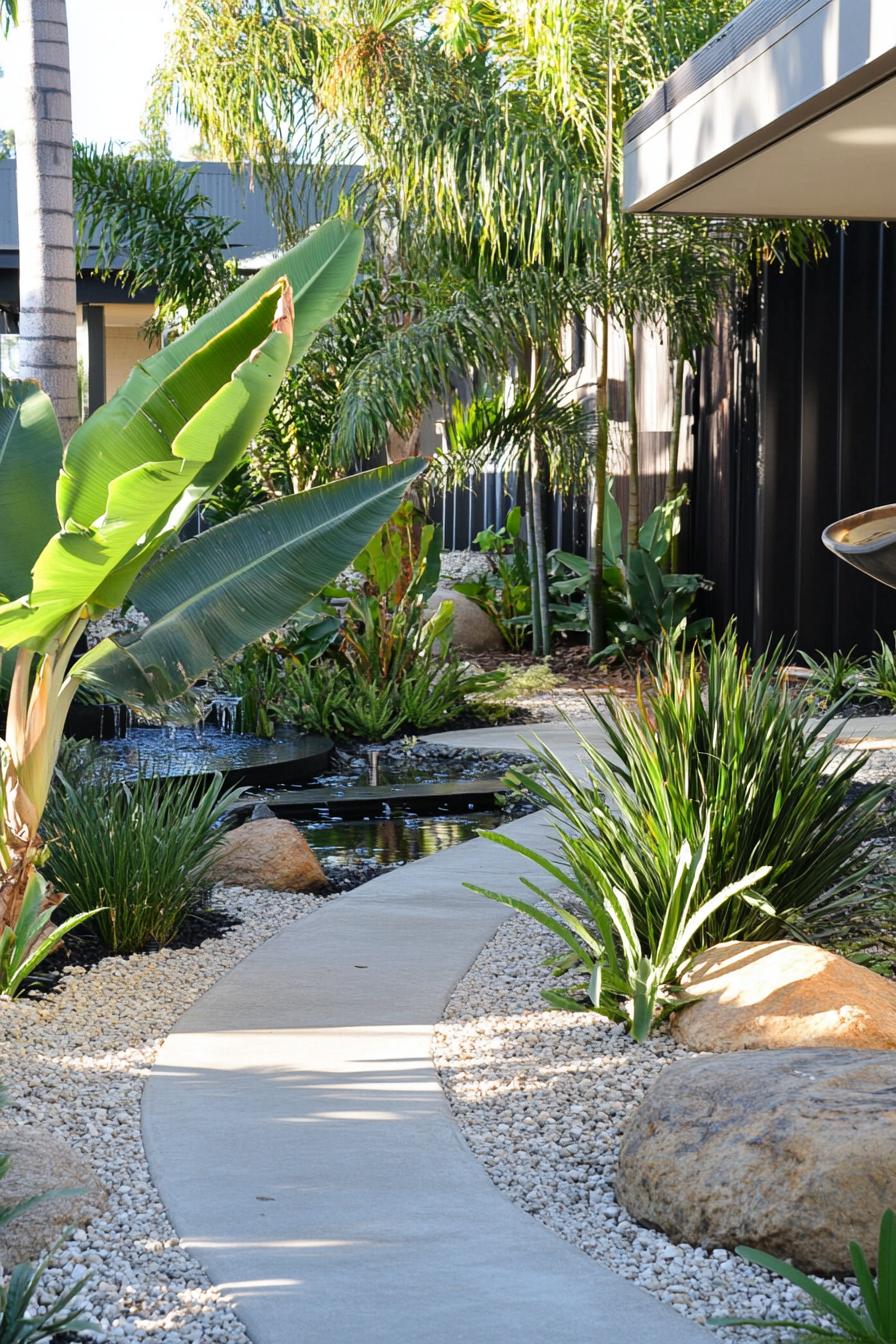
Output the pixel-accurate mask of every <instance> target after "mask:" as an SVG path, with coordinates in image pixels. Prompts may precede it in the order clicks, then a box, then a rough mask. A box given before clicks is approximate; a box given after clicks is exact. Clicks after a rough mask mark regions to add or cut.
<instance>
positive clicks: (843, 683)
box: [800, 648, 869, 708]
mask: <svg viewBox="0 0 896 1344" xmlns="http://www.w3.org/2000/svg"><path fill="white" fill-rule="evenodd" d="M800 657H801V658H802V660H803V662H804V663H805V665H806V668H807V670H808V672H809V676H808V678H807V680H806V685H805V690H806V693H807V694H808V695H809V696H811V697H812V699H813V700H815V701H816V702H817V703H819V704H820V705H822V706H824V707H825V708H827V707H828V706H830V705H834V704H837V703H839V702H842V701H844V700H848V699H855V698H858V699H864V698H865V697H866V696H867V695H868V694H869V692H868V689H867V685H866V679H865V664H864V663H863V661H862V659H861V658H858V657H857V656H856V651H855V649H854V648H852V649H849V650H848V651H847V652H846V653H843V652H841V651H840V650H837V651H835V652H834V653H831V654H826V653H822V652H821V651H820V650H818V651H816V655H815V657H814V658H813V657H811V656H810V655H809V654H808V653H804V652H803V651H802V649H801V650H800Z"/></svg>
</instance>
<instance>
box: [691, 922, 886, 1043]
mask: <svg viewBox="0 0 896 1344" xmlns="http://www.w3.org/2000/svg"><path fill="white" fill-rule="evenodd" d="M682 983H683V985H684V987H685V989H686V990H687V993H688V995H691V996H693V997H694V998H695V999H697V1000H698V1002H696V1003H694V1004H692V1005H691V1006H690V1007H689V1008H686V1009H684V1010H683V1011H682V1012H680V1013H677V1014H676V1015H675V1018H674V1020H673V1023H672V1032H673V1035H674V1036H675V1037H676V1039H677V1040H678V1041H680V1042H681V1044H682V1045H685V1046H687V1047H688V1049H690V1050H701V1051H702V1050H714V1051H724V1050H779V1049H789V1048H792V1047H799V1046H844V1047H847V1048H855V1049H868V1050H892V1049H894V1048H896V985H894V984H893V983H892V982H891V981H890V980H885V979H884V978H883V976H880V975H876V974H875V972H874V971H870V970H868V969H867V967H864V966H857V965H856V964H855V963H854V962H851V961H847V959H846V958H845V957H840V956H837V954H836V953H834V952H829V951H827V950H826V949H825V948H822V947H814V946H812V945H811V944H808V943H797V942H791V941H788V940H781V941H779V942H769V943H750V942H736V943H720V944H719V945H718V946H717V947H712V948H709V950H708V951H706V952H702V953H700V955H699V956H698V957H697V958H696V959H695V960H694V962H693V963H692V965H691V967H690V968H689V970H688V973H687V974H686V975H685V976H684V978H683V981H682Z"/></svg>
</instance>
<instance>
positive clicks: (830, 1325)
mask: <svg viewBox="0 0 896 1344" xmlns="http://www.w3.org/2000/svg"><path fill="white" fill-rule="evenodd" d="M737 1254H738V1255H739V1256H740V1257H741V1259H743V1260H746V1261H748V1262H749V1263H750V1264H751V1265H759V1266H760V1267H761V1268H762V1269H768V1270H771V1272H772V1273H773V1274H778V1275H780V1277H781V1278H783V1279H787V1281H788V1282H789V1283H792V1284H794V1285H795V1287H797V1288H801V1289H802V1290H803V1291H804V1292H805V1293H806V1295H807V1297H808V1299H809V1302H810V1304H811V1306H812V1307H813V1308H814V1309H815V1311H816V1312H817V1313H818V1315H819V1317H820V1318H821V1319H820V1320H819V1321H818V1322H817V1323H806V1322H805V1321H797V1320H763V1319H762V1318H753V1317H729V1316H725V1317H719V1318H717V1319H716V1320H714V1321H712V1322H711V1324H712V1325H718V1326H728V1327H730V1326H737V1325H752V1326H760V1327H764V1328H765V1329H767V1330H788V1331H792V1332H793V1333H791V1334H790V1335H789V1336H788V1344H809V1341H810V1340H821V1339H827V1340H834V1341H839V1344H896V1215H894V1214H893V1210H892V1209H887V1210H886V1212H885V1213H884V1215H883V1217H882V1218H881V1220H880V1233H879V1237H878V1250H877V1273H876V1274H872V1272H871V1269H870V1267H869V1265H868V1260H867V1258H866V1256H865V1253H864V1252H863V1250H862V1248H861V1246H859V1245H858V1243H857V1242H855V1241H851V1242H850V1243H849V1258H850V1260H851V1261H852V1267H853V1273H854V1274H855V1278H856V1282H857V1284H858V1285H859V1292H860V1294H861V1302H862V1304H861V1307H858V1308H856V1307H851V1306H850V1305H849V1304H848V1303H847V1302H844V1301H843V1299H842V1298H840V1297H838V1296H837V1295H836V1294H835V1293H832V1292H831V1291H830V1290H829V1289H828V1288H825V1287H824V1285H823V1284H821V1283H818V1282H816V1280H815V1279H812V1278H810V1277H809V1275H808V1274H804V1273H803V1272H802V1270H799V1269H796V1268H795V1267H794V1266H793V1265H791V1264H788V1262H787V1261H786V1260H779V1259H778V1258H777V1257H776V1256H774V1255H768V1254H767V1253H766V1252H765V1251H757V1250H753V1249H752V1248H750V1247H748V1246H738V1248H737Z"/></svg>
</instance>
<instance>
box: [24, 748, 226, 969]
mask: <svg viewBox="0 0 896 1344" xmlns="http://www.w3.org/2000/svg"><path fill="white" fill-rule="evenodd" d="M239 793H240V791H239V790H231V791H229V792H226V793H225V792H224V791H223V781H222V778H221V776H220V775H214V776H211V777H209V776H203V775H199V776H195V777H189V776H188V777H186V778H174V779H162V778H159V777H157V776H154V775H152V774H149V773H147V772H144V770H143V769H142V768H141V769H140V771H139V773H138V776H137V778H136V779H135V780H133V781H131V782H129V783H123V782H121V781H119V780H115V779H112V778H110V777H109V776H108V775H105V774H102V773H95V774H92V775H82V776H81V777H79V778H77V779H76V778H75V777H74V776H72V777H71V778H69V777H66V776H64V775H57V781H56V786H55V788H54V790H53V793H52V795H51V798H50V802H49V805H48V809H47V821H46V824H45V832H46V836H47V839H48V843H49V861H48V863H47V866H46V871H47V875H48V876H49V878H50V879H51V881H52V882H53V884H54V885H55V886H56V887H57V888H58V889H59V890H60V891H65V892H67V893H68V895H67V903H68V906H69V908H71V909H73V910H76V911H86V910H92V909H94V908H95V907H97V906H102V907H104V908H103V909H102V910H100V912H99V913H98V914H97V915H96V917H95V919H94V923H93V926H92V927H93V929H94V931H95V932H96V934H97V935H98V937H99V938H100V939H101V940H102V942H103V943H104V944H105V946H106V947H108V948H109V949H110V950H111V951H113V952H118V953H130V952H138V951H140V949H141V948H145V947H147V946H148V945H150V944H158V945H159V946H160V947H164V946H165V945H166V944H167V943H170V942H171V940H172V939H173V938H174V937H175V936H176V934H177V932H178V930H179V929H180V926H181V924H182V923H183V921H184V919H185V918H186V916H187V915H188V914H189V913H190V911H191V910H192V909H193V908H194V907H195V905H196V902H197V897H198V894H199V892H200V891H201V889H202V886H203V884H204V883H205V882H206V881H207V877H208V871H209V868H210V865H211V862H212V859H213V858H214V852H215V849H216V847H217V846H218V844H219V843H220V840H221V838H222V835H223V831H222V829H221V827H220V825H219V823H220V821H221V818H222V817H223V816H224V814H225V812H227V810H228V808H230V806H231V805H232V803H233V802H234V800H235V799H236V798H237V797H238V796H239Z"/></svg>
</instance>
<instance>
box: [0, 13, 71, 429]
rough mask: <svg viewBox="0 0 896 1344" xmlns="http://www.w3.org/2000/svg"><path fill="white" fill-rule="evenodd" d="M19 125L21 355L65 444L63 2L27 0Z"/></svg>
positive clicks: (67, 298) (67, 192)
mask: <svg viewBox="0 0 896 1344" xmlns="http://www.w3.org/2000/svg"><path fill="white" fill-rule="evenodd" d="M19 27H20V32H19V35H18V40H19V42H20V46H19V60H20V63H21V70H22V79H21V83H22V94H21V105H20V109H19V116H18V119H17V124H16V128H15V130H16V159H17V174H16V186H17V190H18V217H19V311H20V319H19V357H20V364H21V373H22V377H24V378H36V379H37V381H38V382H39V383H40V385H41V387H43V389H44V391H45V392H46V393H47V394H48V396H49V397H50V400H51V401H52V402H53V406H54V407H55V410H56V414H57V416H58V417H59V424H60V427H61V429H62V438H63V441H64V442H67V441H68V439H69V438H70V437H71V435H72V434H73V433H74V431H75V429H76V428H77V426H78V423H79V421H80V413H79V412H80V408H79V405H78V357H77V348H76V340H75V337H76V328H77V316H76V313H77V309H76V300H75V234H74V213H73V208H72V107H71V85H70V80H69V54H68V24H67V22H66V12H65V0H22V3H21V5H20V13H19Z"/></svg>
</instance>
